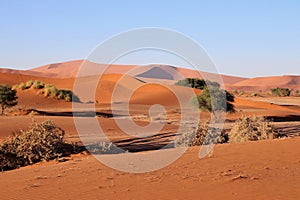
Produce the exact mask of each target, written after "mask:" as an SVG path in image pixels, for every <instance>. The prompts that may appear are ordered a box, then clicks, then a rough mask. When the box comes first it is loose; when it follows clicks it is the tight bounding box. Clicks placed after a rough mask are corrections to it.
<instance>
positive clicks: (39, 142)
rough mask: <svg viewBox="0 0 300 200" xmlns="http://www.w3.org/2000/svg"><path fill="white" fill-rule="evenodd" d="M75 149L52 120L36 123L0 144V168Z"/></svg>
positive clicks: (46, 158)
mask: <svg viewBox="0 0 300 200" xmlns="http://www.w3.org/2000/svg"><path fill="white" fill-rule="evenodd" d="M75 151H76V147H75V145H72V144H68V143H66V142H65V141H64V130H63V129H61V128H59V127H57V126H56V125H55V124H54V123H53V122H52V121H45V122H42V123H36V124H34V125H32V126H31V127H30V129H29V130H27V131H21V134H19V135H16V136H13V137H10V138H8V139H7V140H6V141H4V142H3V143H1V144H0V170H10V169H15V168H18V167H21V166H26V165H30V164H33V163H37V162H40V161H48V160H52V159H56V158H59V157H61V156H64V155H69V154H71V153H73V152H75Z"/></svg>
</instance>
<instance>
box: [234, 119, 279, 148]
mask: <svg viewBox="0 0 300 200" xmlns="http://www.w3.org/2000/svg"><path fill="white" fill-rule="evenodd" d="M274 130H275V129H274V127H273V126H272V125H271V122H270V121H268V120H266V119H265V118H264V117H259V116H253V117H246V116H244V117H242V118H240V119H238V120H237V121H236V122H235V124H234V126H233V128H232V129H231V131H230V133H229V142H245V141H256V140H265V139H273V138H275V137H277V136H276V134H275V131H274Z"/></svg>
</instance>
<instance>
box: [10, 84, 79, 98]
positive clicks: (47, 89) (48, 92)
mask: <svg viewBox="0 0 300 200" xmlns="http://www.w3.org/2000/svg"><path fill="white" fill-rule="evenodd" d="M29 88H33V89H38V90H39V89H43V91H41V92H40V93H42V94H44V95H45V96H46V97H54V98H56V99H61V100H65V101H68V102H71V101H73V102H80V100H79V98H78V97H77V96H76V95H74V94H73V92H72V91H71V90H65V89H57V88H56V87H55V86H54V85H51V84H45V83H43V82H41V81H38V80H35V81H33V80H29V81H27V82H26V83H20V84H18V85H14V86H13V89H21V90H26V89H29Z"/></svg>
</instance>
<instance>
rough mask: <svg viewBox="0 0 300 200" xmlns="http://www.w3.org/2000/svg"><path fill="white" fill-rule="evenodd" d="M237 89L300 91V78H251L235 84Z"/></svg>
mask: <svg viewBox="0 0 300 200" xmlns="http://www.w3.org/2000/svg"><path fill="white" fill-rule="evenodd" d="M233 86H235V87H241V88H249V89H250V88H253V89H255V88H256V89H257V91H258V90H263V91H266V90H269V89H271V88H274V87H283V88H289V89H300V76H273V77H259V78H251V79H247V80H243V81H240V82H238V83H235V84H233Z"/></svg>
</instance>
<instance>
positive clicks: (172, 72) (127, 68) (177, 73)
mask: <svg viewBox="0 0 300 200" xmlns="http://www.w3.org/2000/svg"><path fill="white" fill-rule="evenodd" d="M82 64H84V65H86V66H88V67H90V68H91V69H92V68H93V69H94V70H95V73H96V72H97V70H96V69H97V68H104V67H107V66H106V65H105V64H96V63H92V62H89V61H85V60H75V61H69V62H62V63H55V64H49V65H44V66H41V67H37V68H34V69H31V70H27V71H26V72H27V73H30V72H35V73H41V75H43V76H47V77H52V78H54V77H55V78H72V77H76V75H77V73H78V70H79V68H80V66H81V65H82ZM95 73H94V74H95ZM125 73H126V74H127V75H129V76H134V77H139V78H151V79H157V81H161V80H179V79H182V77H188V78H202V77H203V76H205V77H213V76H215V74H212V73H207V72H200V73H199V72H198V71H195V70H191V69H184V68H177V67H173V66H169V65H148V66H136V65H115V64H112V65H109V66H108V67H107V69H106V71H105V74H125ZM91 74H93V72H91ZM222 78H223V81H224V83H226V84H233V83H237V82H239V81H243V80H246V78H241V77H234V76H227V75H222ZM159 79H161V80H159Z"/></svg>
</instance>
